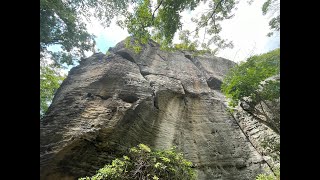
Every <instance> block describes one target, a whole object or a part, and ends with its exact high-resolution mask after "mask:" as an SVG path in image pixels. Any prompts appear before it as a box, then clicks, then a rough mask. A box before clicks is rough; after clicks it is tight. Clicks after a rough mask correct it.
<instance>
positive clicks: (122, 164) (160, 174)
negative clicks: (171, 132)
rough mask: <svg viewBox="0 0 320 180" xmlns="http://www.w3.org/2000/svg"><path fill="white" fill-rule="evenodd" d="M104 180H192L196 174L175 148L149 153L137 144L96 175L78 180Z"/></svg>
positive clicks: (149, 150)
mask: <svg viewBox="0 0 320 180" xmlns="http://www.w3.org/2000/svg"><path fill="white" fill-rule="evenodd" d="M104 179H108V180H120V179H121V180H122V179H124V180H125V179H129V180H130V179H150V180H158V179H171V180H181V179H184V180H194V179H196V173H195V170H194V169H192V163H191V162H190V161H187V160H185V159H184V158H183V155H182V153H178V152H177V151H176V149H175V148H171V149H169V150H163V151H151V149H150V148H149V147H148V146H147V145H144V144H139V145H138V146H137V147H133V148H131V149H130V150H129V154H128V155H124V156H123V157H122V158H119V159H114V160H113V161H112V163H111V164H108V165H105V166H104V167H103V168H101V169H99V170H98V171H97V174H96V175H94V176H92V177H84V178H80V179H79V180H104Z"/></svg>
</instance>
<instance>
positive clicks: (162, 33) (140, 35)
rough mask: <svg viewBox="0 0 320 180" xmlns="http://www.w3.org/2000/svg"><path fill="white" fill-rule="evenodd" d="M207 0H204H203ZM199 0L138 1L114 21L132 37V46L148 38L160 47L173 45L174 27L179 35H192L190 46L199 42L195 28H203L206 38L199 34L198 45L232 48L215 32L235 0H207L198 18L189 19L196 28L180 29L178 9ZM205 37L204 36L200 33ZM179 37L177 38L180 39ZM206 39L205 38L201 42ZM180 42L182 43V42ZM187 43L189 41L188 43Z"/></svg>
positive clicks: (186, 36)
mask: <svg viewBox="0 0 320 180" xmlns="http://www.w3.org/2000/svg"><path fill="white" fill-rule="evenodd" d="M203 1H204V2H207V1H206V0H203ZM199 3H200V0H158V1H157V3H156V5H155V6H153V4H154V3H152V2H151V1H150V0H141V1H138V2H137V3H136V4H133V5H134V11H133V12H132V13H131V12H128V13H127V14H126V15H125V17H124V20H118V21H117V24H118V25H119V26H120V27H122V28H127V29H128V32H129V34H130V35H131V36H132V37H133V38H134V39H135V41H136V42H135V43H134V44H133V45H132V46H141V45H140V43H141V44H145V43H146V42H147V40H148V39H150V38H152V39H153V40H155V41H156V42H158V43H159V44H160V45H161V48H162V49H164V50H170V49H172V48H174V45H173V44H172V40H173V37H174V35H175V33H176V32H177V31H178V30H181V31H180V33H179V34H180V37H182V36H183V37H184V39H187V40H188V41H191V40H190V37H191V36H192V34H193V35H194V36H193V39H194V40H193V42H192V43H191V42H190V43H191V44H190V45H191V46H194V47H197V46H199V45H200V43H199V38H200V37H199V36H198V34H199V31H200V30H201V29H205V34H207V35H209V38H208V36H207V38H205V37H203V38H202V43H201V48H203V49H204V50H208V49H210V48H209V46H210V45H211V44H213V43H214V44H215V45H216V46H217V47H218V48H226V47H231V48H232V47H233V45H232V43H231V42H228V41H227V40H224V39H221V37H220V36H219V33H220V31H221V26H220V24H219V22H220V21H222V20H224V19H230V18H232V17H233V15H230V14H231V11H232V9H234V7H235V4H236V2H235V0H213V1H209V3H208V7H209V9H207V11H206V12H203V14H202V15H201V16H200V18H199V19H196V18H193V19H192V21H193V22H194V23H196V25H195V26H196V28H195V29H194V30H193V31H191V32H190V31H189V30H182V25H183V24H182V23H181V21H180V20H181V15H180V14H181V12H182V11H184V10H191V11H192V10H194V9H195V8H196V7H197V6H198V4H199ZM204 36H205V35H204ZM180 40H181V39H180ZM205 40H206V41H205ZM182 43H184V44H185V43H186V41H183V42H182ZM188 45H189V44H188Z"/></svg>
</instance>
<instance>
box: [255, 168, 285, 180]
mask: <svg viewBox="0 0 320 180" xmlns="http://www.w3.org/2000/svg"><path fill="white" fill-rule="evenodd" d="M256 180H280V169H276V170H275V175H273V174H259V175H258V176H257V177H256Z"/></svg>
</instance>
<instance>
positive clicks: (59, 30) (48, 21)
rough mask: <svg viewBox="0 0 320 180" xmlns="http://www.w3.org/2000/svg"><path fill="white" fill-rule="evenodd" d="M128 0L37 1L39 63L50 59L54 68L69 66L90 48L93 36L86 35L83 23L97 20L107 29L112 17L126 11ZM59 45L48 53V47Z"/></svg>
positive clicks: (92, 44) (92, 43)
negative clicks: (47, 54) (38, 2)
mask: <svg viewBox="0 0 320 180" xmlns="http://www.w3.org/2000/svg"><path fill="white" fill-rule="evenodd" d="M128 3H129V0H123V1H118V0H66V1H65V0H40V60H41V59H42V58H43V57H44V54H45V53H49V54H51V55H52V59H53V60H54V61H55V63H56V64H55V65H61V64H63V63H66V64H67V65H72V64H73V62H75V61H77V60H79V59H80V57H82V56H84V52H85V51H89V50H91V49H92V48H94V47H93V46H94V36H93V35H91V34H89V33H88V32H87V29H86V26H85V20H86V21H89V22H90V18H91V17H95V18H98V19H99V20H100V22H101V23H102V24H103V25H105V26H108V25H109V24H110V21H111V19H112V18H113V17H115V16H117V15H118V14H121V13H123V12H125V11H126V9H127V7H128ZM51 45H60V46H61V48H62V51H59V52H51V51H48V50H47V47H48V46H51Z"/></svg>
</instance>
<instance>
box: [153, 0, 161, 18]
mask: <svg viewBox="0 0 320 180" xmlns="http://www.w3.org/2000/svg"><path fill="white" fill-rule="evenodd" d="M162 1H163V0H161V1H160V3H159V4H158V6H157V7H156V8H155V9H154V11H153V13H152V19H151V21H152V22H153V19H154V13H155V12H156V11H157V10H158V9H159V8H160V6H161V4H162Z"/></svg>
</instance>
